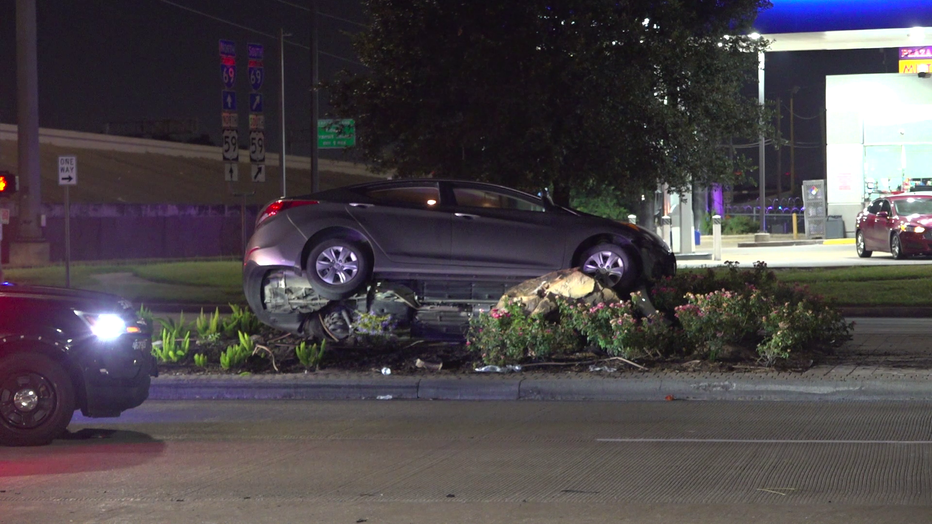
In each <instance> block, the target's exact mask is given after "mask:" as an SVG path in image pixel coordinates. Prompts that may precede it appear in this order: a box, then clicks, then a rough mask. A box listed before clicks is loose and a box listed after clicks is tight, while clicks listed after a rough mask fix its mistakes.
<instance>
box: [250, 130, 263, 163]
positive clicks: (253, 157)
mask: <svg viewBox="0 0 932 524" xmlns="http://www.w3.org/2000/svg"><path fill="white" fill-rule="evenodd" d="M249 160H250V161H252V162H254V163H257V164H260V163H262V162H265V131H262V130H252V131H250V132H249Z"/></svg>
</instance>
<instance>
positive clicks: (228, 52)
mask: <svg viewBox="0 0 932 524" xmlns="http://www.w3.org/2000/svg"><path fill="white" fill-rule="evenodd" d="M220 56H229V57H236V42H234V41H232V40H221V41H220Z"/></svg>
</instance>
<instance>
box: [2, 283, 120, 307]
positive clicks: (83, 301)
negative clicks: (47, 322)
mask: <svg viewBox="0 0 932 524" xmlns="http://www.w3.org/2000/svg"><path fill="white" fill-rule="evenodd" d="M4 296H8V297H23V298H31V299H34V300H47V301H49V302H56V303H59V304H66V305H68V306H70V307H72V308H75V309H85V310H88V311H107V312H113V313H124V312H126V311H127V310H132V308H133V305H132V304H131V303H130V302H129V301H128V300H125V299H123V298H120V297H118V296H116V295H111V294H109V293H100V292H97V291H87V290H84V289H70V288H61V287H52V286H30V285H20V284H15V283H10V282H6V283H3V284H2V285H0V298H2V297H4Z"/></svg>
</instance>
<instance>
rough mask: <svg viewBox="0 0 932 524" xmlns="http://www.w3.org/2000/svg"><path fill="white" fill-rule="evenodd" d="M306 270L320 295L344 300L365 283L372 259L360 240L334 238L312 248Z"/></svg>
mask: <svg viewBox="0 0 932 524" xmlns="http://www.w3.org/2000/svg"><path fill="white" fill-rule="evenodd" d="M305 269H306V271H307V278H308V280H309V281H310V283H311V285H312V286H314V289H316V290H317V293H318V294H319V295H320V296H322V297H324V298H328V299H330V300H341V299H344V298H348V297H351V296H353V295H354V294H355V293H356V292H357V291H359V290H360V289H362V287H363V286H365V285H366V283H367V282H368V281H369V275H370V274H371V273H372V259H371V257H370V256H369V251H368V250H366V249H365V248H364V247H363V246H362V244H360V243H359V242H355V241H352V240H349V239H343V238H331V239H328V240H324V241H323V242H321V243H319V244H317V245H316V246H314V248H313V249H311V252H310V254H309V255H308V257H307V266H306V267H305Z"/></svg>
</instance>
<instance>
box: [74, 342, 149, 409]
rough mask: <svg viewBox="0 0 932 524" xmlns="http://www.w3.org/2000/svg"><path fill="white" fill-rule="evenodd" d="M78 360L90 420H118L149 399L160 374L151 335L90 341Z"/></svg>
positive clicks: (84, 406) (84, 400) (85, 404)
mask: <svg viewBox="0 0 932 524" xmlns="http://www.w3.org/2000/svg"><path fill="white" fill-rule="evenodd" d="M80 354H81V357H80V358H79V360H78V367H79V372H80V374H81V383H82V385H83V388H82V389H83V393H84V395H83V399H82V402H81V412H82V413H83V414H84V416H86V417H116V416H119V415H120V413H122V412H123V411H126V410H127V409H131V408H135V407H137V406H139V405H140V404H142V403H143V402H144V401H145V400H146V399H147V398H148V397H149V385H150V383H151V377H152V376H157V375H158V368H157V367H156V362H155V357H154V356H152V340H151V335H150V334H148V333H141V334H139V335H123V336H121V337H120V338H118V339H117V340H114V341H112V342H101V341H98V340H96V339H95V340H91V341H88V343H87V345H86V346H85V347H83V348H82V349H81V351H80Z"/></svg>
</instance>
